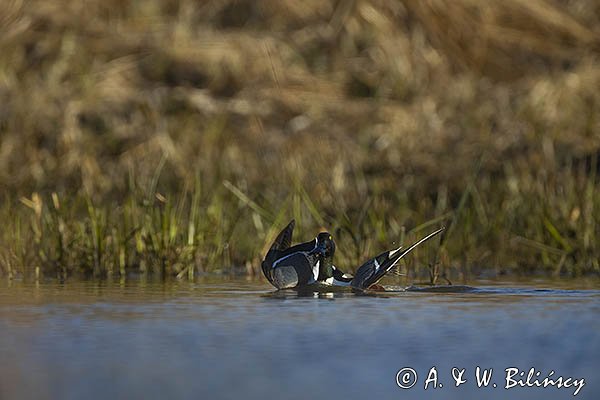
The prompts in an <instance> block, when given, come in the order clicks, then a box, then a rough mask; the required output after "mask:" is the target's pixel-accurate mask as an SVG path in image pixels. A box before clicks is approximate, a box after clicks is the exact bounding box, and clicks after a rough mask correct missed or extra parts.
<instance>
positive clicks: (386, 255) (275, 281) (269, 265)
mask: <svg viewBox="0 0 600 400" xmlns="http://www.w3.org/2000/svg"><path fill="white" fill-rule="evenodd" d="M294 226H295V221H294V220H292V221H291V222H290V223H289V224H288V225H287V226H286V227H285V228H284V229H283V230H282V231H281V232H280V233H279V235H278V236H277V238H276V239H275V241H274V242H273V244H272V245H271V248H270V249H269V251H268V252H267V255H266V256H265V259H264V261H263V262H262V265H261V267H262V271H263V273H264V275H265V277H266V278H267V279H268V280H269V282H271V284H272V285H273V286H275V287H276V288H277V289H288V288H298V287H305V286H309V285H314V284H316V285H319V286H339V287H351V288H354V289H360V290H365V289H368V288H369V287H371V286H373V285H375V284H376V283H377V282H378V281H379V280H380V279H381V278H383V277H384V276H385V275H386V274H387V273H388V272H389V271H390V270H392V268H393V267H394V266H395V265H396V264H397V263H398V261H400V260H401V259H402V258H403V257H404V256H405V255H407V254H408V253H410V252H411V251H412V250H414V249H415V248H416V247H417V246H419V245H420V244H422V243H423V242H425V241H427V240H429V239H431V238H432V237H434V236H436V235H438V234H439V233H441V232H442V231H443V230H444V228H441V229H438V230H437V231H435V232H432V233H430V234H429V235H427V236H425V237H424V238H422V239H421V240H419V241H417V242H416V243H414V244H412V245H411V246H409V247H407V248H406V249H403V248H402V247H400V248H397V249H395V250H389V251H385V252H383V253H381V254H379V255H377V256H376V257H373V258H371V259H370V260H368V261H366V262H365V263H364V264H362V265H361V266H360V267H359V268H358V270H357V271H356V275H355V276H352V275H350V274H345V273H344V272H342V271H341V270H340V269H339V268H336V267H335V266H334V265H333V255H334V253H335V242H334V241H333V238H332V237H331V235H330V234H329V233H327V232H321V233H319V235H318V236H317V237H316V238H315V239H313V240H311V241H309V242H305V243H301V244H297V245H295V246H291V243H292V235H293V231H294Z"/></svg>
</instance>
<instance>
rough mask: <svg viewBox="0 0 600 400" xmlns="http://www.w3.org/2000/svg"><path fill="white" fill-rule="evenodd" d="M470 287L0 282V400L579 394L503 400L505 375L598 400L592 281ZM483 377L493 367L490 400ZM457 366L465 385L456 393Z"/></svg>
mask: <svg viewBox="0 0 600 400" xmlns="http://www.w3.org/2000/svg"><path fill="white" fill-rule="evenodd" d="M469 286H470V287H462V288H457V290H455V291H452V290H441V291H408V292H407V291H402V290H401V288H399V287H397V288H395V289H396V291H394V292H386V293H383V294H381V293H380V294H373V295H357V294H353V293H350V292H335V293H312V292H308V293H298V292H294V291H280V292H275V291H274V290H273V288H271V287H270V286H269V285H268V284H267V283H264V282H262V281H247V280H243V279H212V280H211V279H208V280H207V279H204V280H200V281H197V282H177V281H175V282H166V283H165V282H143V281H140V280H134V281H127V282H121V283H119V282H67V283H62V284H61V283H56V282H47V283H37V284H36V283H31V284H27V283H22V282H16V281H12V282H9V281H2V283H0V399H2V400H4V399H82V398H85V399H107V398H110V399H132V398H143V399H166V398H244V399H259V398H272V397H283V398H292V399H306V398H326V397H327V398H331V397H333V396H335V397H336V398H337V397H345V398H350V399H355V398H356V399H358V398H384V399H387V398H404V399H406V398H415V399H417V398H419V399H421V398H436V399H438V398H439V399H442V398H444V399H446V398H451V399H452V398H454V399H463V398H488V399H501V398H502V399H504V398H517V397H518V398H535V399H569V398H573V393H574V391H575V390H576V387H575V386H573V387H571V388H560V389H559V388H556V387H553V386H550V387H547V388H545V389H543V388H536V387H533V388H531V387H526V388H515V387H513V388H509V389H505V388H504V386H505V385H506V381H505V378H506V369H507V368H516V369H517V370H518V371H519V373H520V372H521V371H523V372H524V375H525V376H524V377H521V379H523V380H524V381H525V378H526V375H527V373H528V371H529V370H530V368H534V372H533V373H534V374H537V373H538V372H539V374H538V375H535V376H534V378H535V377H536V376H537V379H539V380H540V381H541V380H542V379H543V378H545V377H547V376H548V374H549V373H550V371H554V374H552V378H558V377H559V376H562V377H563V379H566V378H568V377H572V378H573V379H577V380H580V379H584V382H585V384H584V386H583V387H582V388H581V389H580V391H579V393H578V395H577V396H576V397H575V398H581V399H597V398H599V397H598V396H599V395H600V379H599V374H598V368H599V367H600V361H599V360H600V335H599V332H600V322H599V318H598V317H599V316H600V289H599V288H600V286H599V285H598V281H589V280H588V281H586V282H585V283H583V282H567V283H565V282H561V281H558V282H546V281H529V282H527V283H524V282H512V283H503V284H498V283H497V282H482V281H480V282H469ZM471 287H472V288H471ZM478 366H479V367H480V368H482V369H490V368H493V372H492V379H491V380H490V383H489V386H488V387H483V388H478V387H477V382H476V379H475V370H476V367H478ZM433 367H435V369H432V368H433ZM453 367H456V368H457V370H455V374H457V373H458V370H460V369H464V370H465V372H464V374H463V378H464V379H466V380H467V382H466V383H464V384H462V385H460V386H459V387H455V384H454V382H455V380H454V379H453V378H452V368H453ZM403 368H412V369H413V370H414V371H415V372H416V374H417V376H418V380H417V383H416V384H415V385H414V386H413V387H412V388H411V389H401V388H400V387H399V386H398V384H397V382H396V378H397V373H398V371H399V370H401V369H403ZM405 371H408V373H409V374H410V372H411V371H410V370H405ZM432 371H433V372H432ZM511 371H512V370H511ZM436 372H437V381H435V380H434V378H435V373H436ZM402 376H403V375H401V376H400V379H402V378H401V377H402ZM428 376H429V378H431V382H430V384H429V388H428V389H427V390H425V389H424V383H425V380H426V379H427V377H428ZM514 378H515V379H517V378H519V376H515V377H514ZM434 381H435V383H437V384H439V383H441V384H442V387H439V386H438V388H437V389H434V388H433V383H434ZM493 383H495V384H496V387H495V388H494V387H493V386H492V385H493ZM571 383H572V381H571Z"/></svg>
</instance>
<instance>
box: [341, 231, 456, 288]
mask: <svg viewBox="0 0 600 400" xmlns="http://www.w3.org/2000/svg"><path fill="white" fill-rule="evenodd" d="M444 229H445V228H440V229H438V230H437V231H435V232H432V233H430V234H429V235H427V236H425V237H424V238H422V239H420V240H419V241H417V242H415V243H413V244H412V245H410V246H409V247H407V248H406V249H403V248H402V247H399V248H397V249H395V250H389V251H385V252H383V253H381V254H379V255H378V256H376V257H373V258H372V259H370V260H368V261H367V262H365V263H364V264H363V265H361V266H360V267H359V268H358V270H357V271H356V274H355V276H354V279H352V282H351V284H350V285H351V286H352V287H354V288H356V289H368V288H369V287H370V286H372V285H374V284H376V283H377V282H378V281H379V280H380V279H381V278H383V277H384V276H385V274H387V273H388V272H389V271H390V270H391V269H392V268H394V266H395V265H396V264H397V263H398V261H400V259H402V257H404V256H405V255H407V254H408V253H410V252H411V251H413V250H414V249H415V248H416V247H418V246H419V245H421V244H422V243H424V242H426V241H428V240H429V239H431V238H432V237H434V236H436V235H438V234H439V233H441V232H443V231H444Z"/></svg>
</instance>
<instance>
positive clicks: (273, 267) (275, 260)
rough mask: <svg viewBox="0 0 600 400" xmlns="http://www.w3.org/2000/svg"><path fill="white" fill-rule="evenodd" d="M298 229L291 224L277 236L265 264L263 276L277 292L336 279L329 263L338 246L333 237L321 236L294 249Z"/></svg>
mask: <svg viewBox="0 0 600 400" xmlns="http://www.w3.org/2000/svg"><path fill="white" fill-rule="evenodd" d="M295 225H296V221H295V220H291V221H290V223H289V224H288V225H287V226H286V227H285V228H284V229H283V230H282V231H281V232H280V233H279V235H277V237H276V238H275V241H274V242H273V244H272V245H271V247H270V248H269V251H268V252H267V254H266V256H265V259H264V260H263V262H262V263H261V269H262V271H263V274H264V275H265V277H266V278H267V280H268V281H269V282H270V283H271V284H272V285H273V286H275V287H276V288H277V289H289V288H295V287H301V286H306V285H310V284H314V283H316V282H318V281H319V280H326V279H327V275H328V274H331V275H333V271H332V265H330V264H329V261H330V260H332V259H333V254H334V253H335V243H334V241H333V238H332V237H331V235H330V234H329V233H328V232H321V233H319V234H318V235H317V237H315V238H314V239H313V240H311V241H308V242H305V243H300V244H297V245H294V246H292V236H293V233H294V226H295ZM322 263H324V264H322Z"/></svg>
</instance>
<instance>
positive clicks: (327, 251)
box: [315, 232, 335, 281]
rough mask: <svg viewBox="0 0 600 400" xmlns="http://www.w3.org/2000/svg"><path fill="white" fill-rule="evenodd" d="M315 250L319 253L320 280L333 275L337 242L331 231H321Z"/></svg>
mask: <svg viewBox="0 0 600 400" xmlns="http://www.w3.org/2000/svg"><path fill="white" fill-rule="evenodd" d="M315 252H317V254H318V255H319V262H320V268H319V279H318V280H319V281H321V280H325V279H327V278H331V277H332V276H333V255H334V254H335V242H334V241H333V237H331V235H330V234H329V232H321V233H319V235H318V236H317V247H316V248H315Z"/></svg>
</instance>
